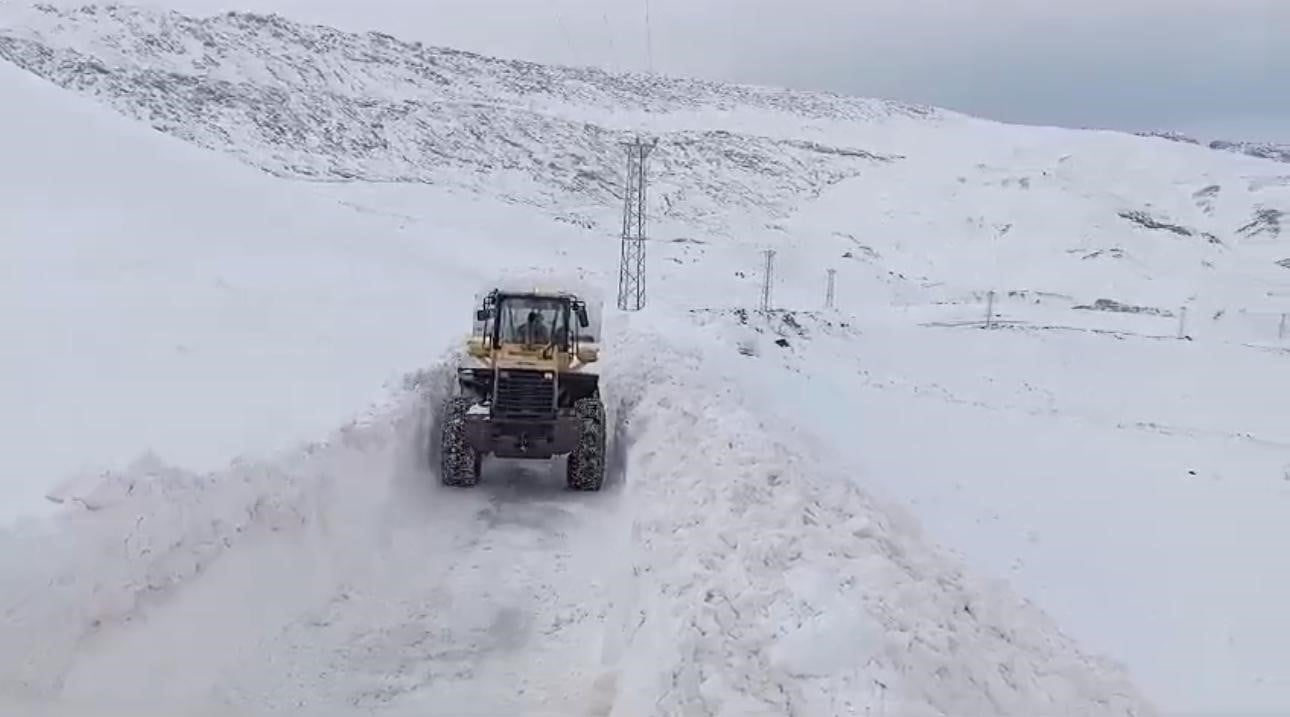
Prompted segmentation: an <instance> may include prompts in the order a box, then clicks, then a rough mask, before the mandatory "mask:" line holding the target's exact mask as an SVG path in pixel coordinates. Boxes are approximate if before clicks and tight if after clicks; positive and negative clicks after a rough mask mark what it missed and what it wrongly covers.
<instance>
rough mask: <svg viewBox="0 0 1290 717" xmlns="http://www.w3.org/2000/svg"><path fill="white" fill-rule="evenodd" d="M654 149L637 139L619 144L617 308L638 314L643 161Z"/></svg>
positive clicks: (641, 303) (641, 287) (642, 241)
mask: <svg viewBox="0 0 1290 717" xmlns="http://www.w3.org/2000/svg"><path fill="white" fill-rule="evenodd" d="M657 145H658V140H657V139H655V140H654V141H653V142H650V143H649V144H646V143H644V142H642V141H641V139H640V137H637V138H636V139H634V140H633V141H631V142H623V143H622V146H623V147H624V148H625V149H626V150H627V182H626V184H625V185H624V188H623V233H622V257H621V258H620V260H619V264H618V308H620V309H622V310H624V311H640V310H641V308H642V307H644V306H645V159H646V158H647V157H648V156H649V153H650V152H652V151H653V150H654V147H655V146H657Z"/></svg>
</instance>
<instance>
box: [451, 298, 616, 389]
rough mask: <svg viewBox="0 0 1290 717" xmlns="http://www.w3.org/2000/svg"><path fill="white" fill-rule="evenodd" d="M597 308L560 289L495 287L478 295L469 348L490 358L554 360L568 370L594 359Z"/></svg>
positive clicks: (596, 338)
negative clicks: (547, 291)
mask: <svg viewBox="0 0 1290 717" xmlns="http://www.w3.org/2000/svg"><path fill="white" fill-rule="evenodd" d="M596 313H598V312H595V311H593V309H592V307H588V305H587V302H585V301H583V300H581V299H578V298H577V297H574V296H572V295H568V294H559V293H541V292H529V293H515V292H503V291H501V290H493V291H490V292H488V293H487V294H484V295H483V296H482V297H480V301H479V304H478V305H477V308H476V310H475V322H474V328H473V331H472V336H471V341H470V349H471V350H470V353H471V354H472V355H474V356H475V357H476V358H480V359H488V360H491V361H493V362H497V361H502V362H505V363H510V362H511V361H516V362H520V363H523V364H526V365H533V364H536V363H553V364H554V365H555V367H556V368H558V369H561V370H568V369H569V368H573V367H575V366H577V365H585V364H588V363H591V362H594V361H595V360H596V359H597V358H598V355H597V354H598V351H597V346H596V344H597V343H598V339H599V336H598V334H599V328H600V326H599V318H600V317H599V316H598V315H595V314H596Z"/></svg>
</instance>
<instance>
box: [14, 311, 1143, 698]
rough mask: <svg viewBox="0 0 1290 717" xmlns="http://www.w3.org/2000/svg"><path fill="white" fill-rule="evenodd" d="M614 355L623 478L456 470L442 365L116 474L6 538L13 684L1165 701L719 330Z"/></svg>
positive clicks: (629, 344) (147, 692) (199, 694)
mask: <svg viewBox="0 0 1290 717" xmlns="http://www.w3.org/2000/svg"><path fill="white" fill-rule="evenodd" d="M611 353H612V355H614V356H615V358H614V359H612V360H611V361H610V363H609V364H608V365H607V366H606V381H607V382H608V383H607V385H608V386H610V387H611V388H610V389H609V390H610V391H611V393H610V398H609V405H610V420H611V421H612V422H613V423H614V424H615V425H616V429H615V431H614V435H613V437H612V439H611V445H612V448H611V451H613V452H614V456H613V458H612V460H611V464H612V465H613V466H615V467H614V468H613V472H612V477H611V482H610V484H609V485H608V486H607V488H606V489H605V490H604V491H602V492H601V493H599V494H592V495H577V494H570V493H568V492H566V491H565V490H564V489H563V484H562V480H561V479H560V475H559V472H558V462H554V463H553V464H552V465H551V466H540V465H533V466H525V465H511V464H506V463H501V462H498V463H496V464H494V465H492V466H491V467H490V469H489V470H488V471H487V474H486V476H485V479H484V481H483V482H482V483H481V484H480V485H479V486H478V487H477V488H475V489H472V490H449V489H446V488H443V487H441V486H439V485H438V484H437V481H436V479H435V476H434V474H433V471H431V470H430V468H429V466H430V465H433V463H432V460H428V458H430V456H429V454H428V447H427V440H428V438H429V436H431V435H433V423H434V418H433V411H430V410H429V407H431V406H434V405H436V398H437V397H438V396H440V395H442V391H443V386H444V382H445V380H446V379H447V377H448V376H449V373H448V372H447V371H446V370H445V368H446V365H445V366H440V367H437V368H435V369H432V370H430V371H427V372H424V373H422V374H420V375H419V376H418V378H417V381H416V382H413V385H412V387H411V388H410V389H408V390H399V391H395V392H394V393H393V396H392V398H391V400H390V401H389V402H388V403H387V404H384V405H381V406H378V407H376V408H374V409H373V410H372V411H370V412H369V413H368V414H367V416H366V418H365V419H364V420H360V421H357V422H356V423H355V424H353V425H352V426H349V427H347V428H345V429H343V430H341V431H338V432H337V433H335V434H334V435H333V436H332V437H331V438H330V439H329V440H328V441H326V442H324V443H322V444H319V445H316V446H311V447H309V448H307V449H305V450H302V451H299V452H296V453H291V454H289V455H286V456H285V457H283V458H281V459H278V460H275V461H270V462H267V463H265V464H262V465H239V466H234V467H232V468H231V469H229V470H227V471H223V472H220V473H216V474H213V475H210V476H205V477H199V476H195V475H188V474H184V473H182V472H179V471H174V470H169V471H168V470H167V469H164V468H162V467H159V466H153V467H152V468H149V467H148V466H146V465H140V466H137V467H136V468H135V469H133V470H132V471H126V472H124V473H122V474H119V475H116V476H115V477H113V478H110V479H109V480H107V481H106V482H105V483H103V484H102V485H101V486H100V487H99V488H98V490H97V491H94V492H92V493H91V494H89V495H86V496H84V500H85V502H86V503H87V504H90V505H94V506H96V507H97V509H96V510H93V511H89V510H86V511H82V512H75V513H71V514H68V515H65V516H63V517H61V518H59V519H58V520H57V522H56V524H57V527H58V530H57V532H55V533H53V534H52V535H51V536H50V537H49V538H48V539H47V542H44V543H42V546H43V547H44V548H45V552H44V553H43V554H41V555H39V556H36V555H34V554H33V553H32V552H31V551H30V550H25V549H24V547H25V546H24V545H23V544H22V541H23V540H30V539H34V535H33V534H32V533H30V532H24V533H19V534H15V535H11V536H7V537H6V540H7V541H8V545H6V546H5V550H3V551H2V552H0V555H3V556H4V560H5V561H6V562H7V563H8V564H7V565H4V566H3V568H4V569H3V571H0V578H2V579H3V580H5V581H6V583H5V584H4V585H3V586H0V587H3V588H4V590H3V591H0V595H2V596H4V599H5V602H4V603H3V604H0V613H3V614H5V615H6V616H7V619H6V620H5V621H3V623H0V646H3V648H2V649H0V679H2V680H3V682H0V686H3V687H4V688H5V690H4V691H6V692H10V693H16V694H25V695H27V696H31V697H37V698H49V699H53V700H55V702H54V703H66V704H73V705H75V704H91V703H92V704H94V705H96V707H106V708H114V709H115V708H119V709H133V708H138V709H145V708H147V709H157V708H158V707H159V706H160V707H168V708H172V709H202V708H205V707H210V706H212V705H225V706H228V707H236V708H238V709H243V710H247V711H250V712H257V711H259V710H266V709H269V710H272V709H286V710H305V711H307V712H309V713H311V714H316V713H324V712H326V713H331V712H334V711H336V710H345V711H347V713H353V712H355V711H357V712H365V711H368V710H379V711H380V712H382V713H383V714H391V715H402V714H408V715H412V714H419V715H425V714H444V715H447V714H454V715H462V714H481V715H482V714H497V713H519V714H539V715H540V714H564V715H570V714H573V715H615V716H617V715H639V714H657V713H668V714H671V713H676V712H678V711H685V710H690V709H700V711H701V712H702V713H704V714H717V715H732V716H733V715H748V714H806V715H810V714H826V713H827V714H834V713H839V712H838V711H839V710H841V711H842V712H841V713H844V714H845V713H847V710H852V711H855V712H856V713H857V714H860V713H863V711H864V709H865V708H867V707H870V708H872V707H876V706H878V705H885V706H886V708H887V709H891V710H895V709H897V708H899V709H900V710H901V711H902V713H908V714H919V715H921V714H928V715H930V714H937V713H938V712H939V711H940V710H947V709H955V708H964V706H965V705H966V706H970V707H971V708H972V709H973V710H976V711H982V710H984V711H988V712H991V713H999V714H1030V713H1034V712H1033V711H1034V710H1038V709H1046V710H1049V711H1051V709H1052V708H1053V707H1052V705H1053V704H1059V705H1061V707H1060V710H1062V713H1069V714H1074V713H1076V712H1080V711H1081V710H1092V712H1080V713H1081V714H1092V713H1096V714H1106V715H1112V714H1117V715H1119V714H1129V713H1130V712H1129V710H1130V709H1138V710H1139V712H1137V714H1143V712H1142V711H1141V710H1143V709H1144V708H1143V707H1142V706H1141V705H1142V702H1141V700H1140V698H1138V697H1136V696H1135V695H1134V692H1133V689H1132V687H1131V686H1130V685H1129V684H1128V683H1127V681H1126V680H1125V678H1124V677H1123V676H1122V675H1121V673H1120V672H1119V671H1118V670H1117V669H1115V668H1113V667H1112V666H1109V665H1105V664H1102V663H1100V662H1097V661H1095V660H1092V659H1089V658H1086V657H1083V656H1081V654H1080V653H1079V651H1078V649H1077V648H1076V647H1075V646H1074V645H1073V644H1071V643H1070V642H1069V641H1067V640H1066V639H1065V638H1064V637H1062V636H1061V634H1060V633H1059V632H1058V631H1057V630H1056V628H1055V627H1054V626H1052V625H1051V624H1050V623H1049V622H1048V621H1047V619H1046V618H1044V617H1043V616H1042V614H1040V613H1038V611H1036V610H1035V609H1034V608H1032V607H1030V606H1027V605H1025V604H1023V603H1022V602H1021V601H1019V600H1018V599H1016V598H1015V597H1012V596H1010V595H1008V594H1007V593H1006V591H1003V590H1001V589H999V588H994V587H988V586H984V585H979V584H975V583H974V582H973V581H972V580H970V579H969V578H966V577H965V576H963V575H961V574H960V573H959V572H958V570H957V568H956V567H954V565H953V564H952V563H950V562H948V561H947V560H946V559H945V558H944V557H942V556H938V555H937V554H936V553H935V552H933V551H932V550H930V549H929V548H928V547H927V546H925V545H923V544H922V542H921V540H920V539H919V538H918V536H917V532H916V530H914V529H913V527H912V525H911V524H909V523H908V522H907V519H905V518H900V517H893V515H890V514H888V513H886V512H885V511H884V509H882V508H881V507H879V506H877V505H875V504H873V503H872V502H871V501H870V500H869V499H867V498H866V497H865V496H864V495H863V494H861V493H860V492H859V491H858V490H857V489H856V488H855V486H854V484H852V483H851V482H849V481H848V480H846V478H845V476H844V475H841V474H839V470H840V469H839V468H838V467H831V465H830V464H829V463H828V462H827V460H828V456H827V455H820V456H812V455H811V453H812V451H813V450H815V449H814V448H813V447H812V446H811V439H810V438H809V436H806V435H802V434H799V433H797V432H796V431H794V430H791V428H790V429H788V430H786V431H785V430H780V428H782V427H780V428H772V427H771V424H770V423H769V422H767V421H766V420H765V419H764V418H762V417H760V416H758V415H757V414H756V413H754V412H752V411H751V410H750V409H749V408H747V407H745V406H744V404H743V400H742V399H741V398H740V395H739V393H738V391H737V390H736V388H735V386H734V384H732V383H729V382H726V381H723V380H722V379H721V376H720V371H719V369H717V370H714V368H711V367H707V366H705V362H704V360H703V357H702V355H701V353H700V352H696V351H694V350H692V349H686V348H684V347H683V346H681V345H677V346H672V345H670V344H669V340H668V339H667V338H665V337H664V336H662V335H659V334H655V333H653V332H649V331H641V330H636V329H630V328H629V329H628V330H627V331H626V332H625V333H624V334H623V335H622V336H620V337H619V339H618V340H617V344H616V345H615V347H614V351H612V352H611ZM825 453H826V454H827V451H826V452H825ZM548 468H550V469H552V470H548ZM122 535H124V536H126V537H125V539H124V540H122V539H120V538H119V537H117V538H115V539H114V537H113V536H122ZM51 545H53V546H56V547H58V548H60V549H61V550H60V552H59V553H58V554H51V553H50V552H49V546H51ZM37 593H39V595H37ZM33 598H37V599H33ZM936 635H940V637H935V636H936Z"/></svg>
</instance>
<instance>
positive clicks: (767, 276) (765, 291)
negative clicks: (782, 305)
mask: <svg viewBox="0 0 1290 717" xmlns="http://www.w3.org/2000/svg"><path fill="white" fill-rule="evenodd" d="M762 253H763V254H765V255H766V268H765V270H764V271H763V272H762V278H761V310H762V311H770V288H771V282H772V281H773V280H774V275H775V250H774V249H767V250H765V251H764V252H762Z"/></svg>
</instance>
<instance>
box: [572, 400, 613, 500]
mask: <svg viewBox="0 0 1290 717" xmlns="http://www.w3.org/2000/svg"><path fill="white" fill-rule="evenodd" d="M573 410H574V413H575V414H577V417H578V422H579V426H580V427H579V431H578V445H577V446H576V447H575V448H574V449H573V451H572V452H571V453H569V461H568V468H567V473H566V482H567V483H568V486H569V488H571V489H573V490H579V491H597V490H600V487H601V486H602V485H604V483H605V405H604V404H603V403H601V402H600V399H599V398H582V399H579V400H578V401H577V402H576V403H574V404H573Z"/></svg>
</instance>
